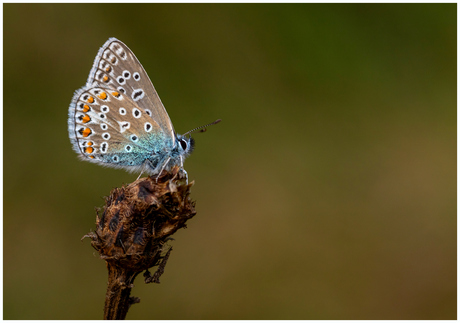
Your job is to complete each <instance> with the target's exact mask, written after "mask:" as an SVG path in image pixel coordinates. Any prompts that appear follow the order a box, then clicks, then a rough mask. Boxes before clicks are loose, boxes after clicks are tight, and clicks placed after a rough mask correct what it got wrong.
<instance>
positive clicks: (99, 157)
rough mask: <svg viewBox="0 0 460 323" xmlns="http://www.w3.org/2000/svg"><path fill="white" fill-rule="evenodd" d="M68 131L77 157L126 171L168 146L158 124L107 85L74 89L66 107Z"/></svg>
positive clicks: (137, 167) (157, 156) (158, 156)
mask: <svg viewBox="0 0 460 323" xmlns="http://www.w3.org/2000/svg"><path fill="white" fill-rule="evenodd" d="M68 125H69V135H70V139H71V142H72V145H73V148H74V150H75V151H76V152H77V153H78V154H79V156H80V158H82V159H84V160H87V161H91V162H95V163H99V164H103V165H104V166H109V167H114V168H124V169H126V170H128V171H139V170H141V169H143V167H144V162H145V161H146V160H150V161H151V162H153V165H151V166H152V167H154V166H155V162H156V163H158V162H159V161H161V160H162V159H163V158H164V156H165V154H167V149H166V147H165V143H164V134H163V132H162V130H161V127H160V126H159V124H158V123H157V122H155V120H154V119H152V118H151V116H150V115H149V114H148V112H146V111H144V110H142V109H140V108H139V107H138V105H137V104H136V103H135V102H133V101H132V100H131V98H130V97H129V96H128V95H126V94H122V93H120V92H118V91H115V90H113V89H110V88H104V87H98V86H92V87H89V88H87V87H84V88H82V89H80V90H79V91H77V92H76V93H75V95H74V98H73V100H72V103H71V106H70V109H69V124H68Z"/></svg>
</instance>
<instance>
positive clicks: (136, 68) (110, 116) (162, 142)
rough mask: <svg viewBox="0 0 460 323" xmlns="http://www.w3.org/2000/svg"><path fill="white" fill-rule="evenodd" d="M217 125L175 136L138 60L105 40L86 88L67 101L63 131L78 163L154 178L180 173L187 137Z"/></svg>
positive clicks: (186, 153) (124, 48)
mask: <svg viewBox="0 0 460 323" xmlns="http://www.w3.org/2000/svg"><path fill="white" fill-rule="evenodd" d="M220 121H221V120H216V121H214V122H213V123H210V124H208V125H205V126H202V127H198V128H196V129H193V130H191V131H189V132H187V133H185V134H183V135H180V134H176V132H175V131H174V127H173V124H172V122H171V119H170V118H169V116H168V113H167V112H166V109H165V107H164V106H163V103H162V102H161V100H160V97H159V96H158V93H157V92H156V90H155V88H154V87H153V84H152V82H151V81H150V78H149V77H148V75H147V73H146V72H145V70H144V68H143V67H142V65H141V63H140V62H139V60H138V59H137V58H136V56H135V55H134V53H133V52H132V51H131V50H130V49H129V48H128V47H127V46H126V45H125V44H124V43H122V42H121V41H119V40H118V39H116V38H110V39H109V40H107V41H106V42H105V44H104V45H103V46H102V47H101V48H100V50H99V52H98V54H97V56H96V59H95V60H94V63H93V67H92V69H91V71H90V73H89V76H88V80H87V81H86V85H85V86H84V87H82V88H81V89H79V90H77V91H76V92H75V94H74V96H73V98H72V102H71V103H70V107H69V115H68V130H69V137H70V141H71V143H72V147H73V149H74V150H75V152H77V154H78V155H79V157H80V159H82V160H86V161H89V162H93V163H96V164H99V165H103V166H108V167H113V168H121V169H125V170H127V171H130V172H141V174H142V172H146V173H148V174H149V175H157V176H159V175H160V174H161V172H162V171H163V170H170V169H171V168H172V167H173V166H176V165H177V166H179V167H180V168H181V170H183V171H184V172H185V170H184V169H183V165H184V160H185V158H186V157H187V156H189V155H190V154H191V153H192V151H193V149H194V139H193V138H192V137H191V135H190V133H192V132H195V131H197V130H200V131H205V130H206V127H207V126H209V125H212V124H215V123H218V122H220ZM187 135H188V136H187ZM185 173H186V172H185ZM139 177H140V175H139ZM157 178H158V177H157Z"/></svg>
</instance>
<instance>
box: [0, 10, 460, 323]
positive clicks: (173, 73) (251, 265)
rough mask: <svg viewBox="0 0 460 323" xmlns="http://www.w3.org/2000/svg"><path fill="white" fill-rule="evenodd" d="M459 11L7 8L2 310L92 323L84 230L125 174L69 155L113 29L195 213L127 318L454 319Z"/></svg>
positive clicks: (95, 308)
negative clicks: (184, 174)
mask: <svg viewBox="0 0 460 323" xmlns="http://www.w3.org/2000/svg"><path fill="white" fill-rule="evenodd" d="M456 10H457V7H456V4H4V5H3V19H4V20H3V23H4V25H3V36H4V38H3V68H4V72H3V73H4V74H3V81H4V84H3V94H4V96H3V130H4V132H3V138H4V141H3V143H4V145H3V156H4V164H3V166H4V168H3V175H4V183H3V189H4V196H3V202H4V218H3V220H4V221H3V229H4V231H3V236H4V239H3V251H4V256H3V264H4V268H3V283H4V285H3V314H4V318H5V319H100V318H102V309H103V303H104V296H105V289H106V279H107V273H106V269H105V264H104V262H103V261H102V260H100V259H99V258H98V256H97V255H96V254H95V252H94V250H93V249H92V248H91V246H90V241H89V240H84V241H83V242H80V238H81V237H82V236H83V235H84V234H86V233H87V232H89V231H90V230H91V229H94V227H95V225H94V222H95V211H94V207H99V206H102V205H103V197H104V196H106V195H107V194H108V193H109V192H110V190H111V189H112V188H114V187H119V186H121V185H122V184H124V183H130V182H132V181H133V180H135V179H136V177H137V175H133V174H128V173H126V172H124V171H122V170H113V169H108V168H103V167H100V166H98V165H94V164H90V163H85V162H81V161H79V160H78V159H77V156H76V154H75V153H74V152H73V151H72V149H71V145H70V142H69V139H68V134H67V110H68V105H69V103H70V100H71V98H72V95H73V92H74V91H75V90H76V89H78V88H79V87H81V86H83V85H84V84H85V82H86V78H87V75H88V73H89V71H90V68H91V66H92V63H93V59H94V58H95V56H96V53H97V51H98V49H99V48H100V46H102V45H103V44H104V42H105V41H106V40H107V39H108V38H109V37H117V38H119V39H120V40H122V41H123V42H125V43H126V44H127V45H128V46H129V47H130V48H131V49H132V50H133V51H134V53H135V54H136V56H137V57H138V58H139V60H140V61H141V63H142V64H143V65H144V67H145V69H146V71H147V72H148V73H149V76H150V78H151V79H152V81H153V84H154V85H155V87H156V89H157V91H158V93H159V94H160V97H161V99H162V101H163V103H164V104H165V106H166V108H167V110H168V112H169V115H170V117H171V119H172V120H173V123H174V125H175V128H176V130H177V131H178V132H179V133H183V132H186V131H188V130H190V129H192V128H194V127H197V126H200V125H203V124H205V123H208V122H211V121H213V120H215V119H217V118H221V119H222V120H223V121H222V123H220V124H219V125H217V126H213V127H211V128H209V129H208V131H207V132H206V133H205V134H196V135H195V139H196V142H197V145H196V150H195V152H194V153H193V155H192V156H191V157H190V158H189V159H187V161H186V163H185V166H186V169H187V171H188V173H189V176H190V179H191V180H195V186H194V187H193V190H192V196H193V198H194V199H196V201H197V211H198V214H197V216H196V217H195V218H193V219H192V220H191V221H190V222H189V224H188V228H187V229H186V230H181V231H179V232H177V233H176V235H175V238H176V240H175V241H174V242H172V243H171V244H172V245H173V246H174V251H173V253H172V254H171V257H170V260H169V262H168V265H167V267H166V272H165V274H164V275H163V276H162V280H161V284H159V285H154V284H150V285H145V284H144V283H143V280H142V277H141V278H138V279H137V281H136V284H135V287H134V289H133V295H134V296H138V297H140V298H141V303H140V304H136V305H135V306H133V307H132V308H131V310H130V312H129V313H128V317H127V318H128V319H455V318H456V302H457V294H456V285H457V280H456V264H457V258H456V251H457V250H456V238H457V236H456V235H457V233H456V228H457V219H456V116H457V114H456V102H457V97H456V89H457V88H456V86H457V85H456V66H457V65H456V57H457V56H456V48H457V42H456V41H457V35H456V24H457V17H456Z"/></svg>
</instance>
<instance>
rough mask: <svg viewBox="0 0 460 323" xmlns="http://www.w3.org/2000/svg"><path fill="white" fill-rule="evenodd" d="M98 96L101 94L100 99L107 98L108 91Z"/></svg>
mask: <svg viewBox="0 0 460 323" xmlns="http://www.w3.org/2000/svg"><path fill="white" fill-rule="evenodd" d="M98 96H99V99H101V100H105V99H107V93H105V92H102V93H101V94H99V95H98Z"/></svg>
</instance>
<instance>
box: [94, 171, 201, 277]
mask: <svg viewBox="0 0 460 323" xmlns="http://www.w3.org/2000/svg"><path fill="white" fill-rule="evenodd" d="M192 185H193V182H192V183H191V184H187V183H186V182H185V177H184V175H183V174H182V172H181V171H180V169H179V168H178V167H176V168H173V169H172V170H171V171H170V172H163V173H162V174H161V176H160V177H159V178H158V179H157V178H152V177H147V178H141V179H139V180H137V181H135V182H133V183H131V184H129V185H127V186H125V187H121V188H115V189H113V190H112V192H111V193H110V196H109V197H107V198H106V205H105V206H104V208H103V210H102V211H103V212H102V214H101V215H98V217H97V219H96V225H97V229H96V231H95V232H94V233H90V234H88V235H87V237H90V238H91V239H92V242H91V245H92V246H93V247H94V248H95V249H96V250H97V251H98V252H99V254H100V255H101V258H103V259H104V260H106V261H107V262H108V263H109V264H110V265H111V266H116V267H118V268H120V269H125V270H129V271H131V272H134V273H136V274H137V273H139V272H141V271H143V270H146V269H148V268H150V267H152V266H156V265H158V264H159V262H160V260H161V258H162V257H163V256H164V252H163V251H164V250H163V249H164V248H163V246H164V244H165V242H166V241H167V240H168V239H169V238H170V236H171V235H172V234H173V233H174V232H176V231H177V230H178V229H179V228H182V227H184V226H185V222H186V221H187V220H188V219H190V218H192V217H193V216H194V215H195V214H196V212H195V203H194V202H193V201H191V199H190V197H189V194H190V188H191V187H192Z"/></svg>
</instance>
